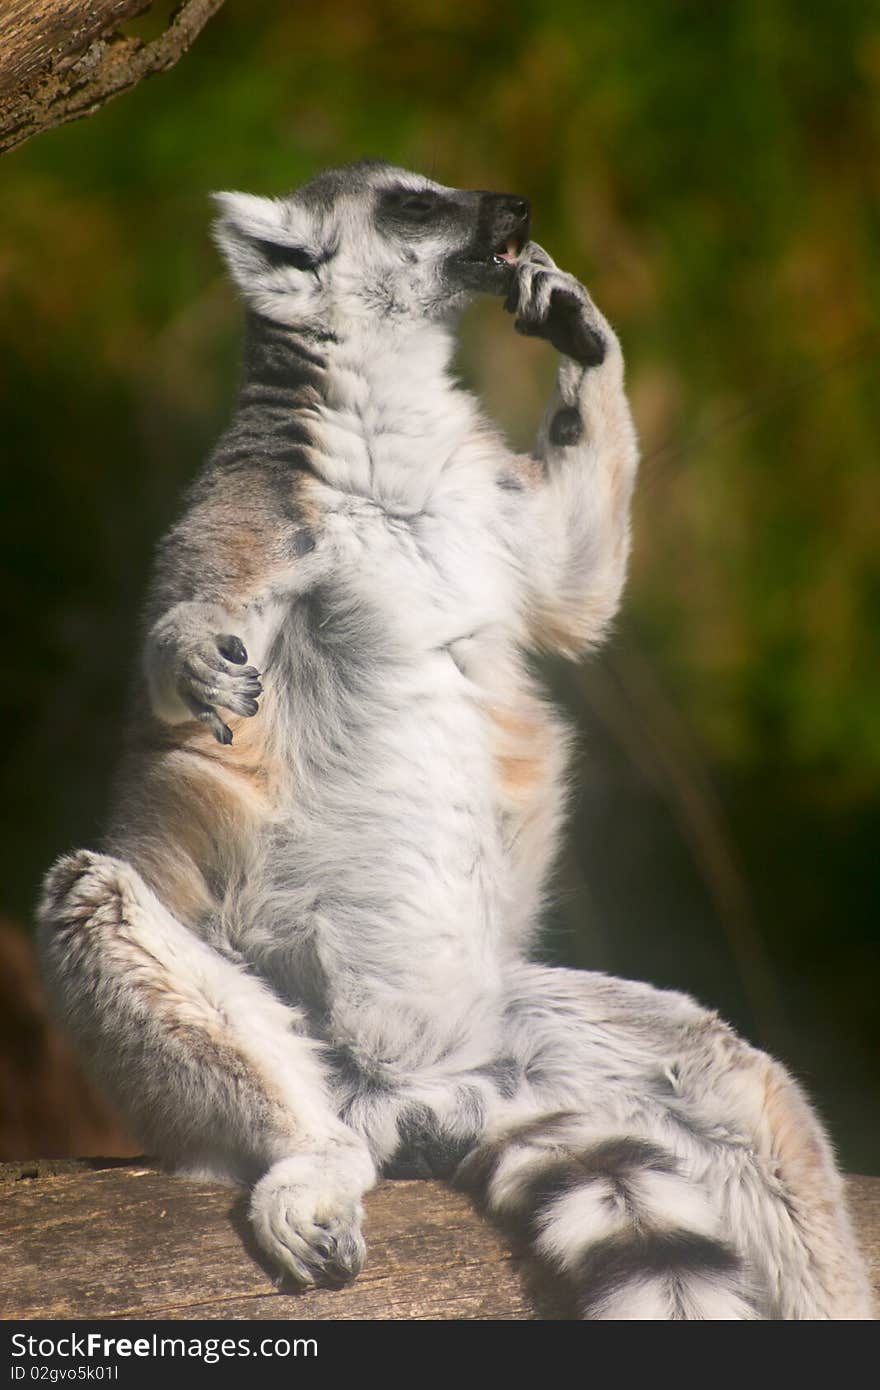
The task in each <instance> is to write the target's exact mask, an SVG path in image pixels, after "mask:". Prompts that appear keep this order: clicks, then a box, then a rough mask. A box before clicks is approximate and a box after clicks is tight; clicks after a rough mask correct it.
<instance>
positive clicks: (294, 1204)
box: [251, 1154, 367, 1288]
mask: <svg viewBox="0 0 880 1390" xmlns="http://www.w3.org/2000/svg"><path fill="white" fill-rule="evenodd" d="M362 1220H363V1207H362V1206H361V1203H360V1200H359V1198H358V1196H357V1195H352V1192H351V1189H350V1187H349V1186H348V1185H347V1184H345V1183H344V1181H339V1180H338V1179H337V1178H336V1176H335V1175H334V1173H333V1169H332V1166H329V1167H328V1164H327V1163H326V1161H325V1159H324V1158H323V1157H322V1156H320V1155H314V1154H301V1155H298V1156H297V1157H295V1158H285V1159H282V1160H281V1161H280V1162H279V1163H276V1164H275V1165H274V1166H273V1167H272V1168H270V1169H269V1172H268V1173H267V1174H266V1176H265V1177H264V1178H261V1179H260V1181H259V1182H258V1183H257V1185H256V1187H255V1188H254V1191H253V1195H252V1197H251V1221H252V1222H253V1227H254V1233H255V1234H256V1237H257V1240H258V1241H259V1243H260V1245H261V1246H262V1248H263V1250H264V1251H265V1252H266V1254H267V1255H268V1256H269V1258H270V1259H271V1260H272V1262H273V1263H274V1264H275V1265H277V1266H279V1267H280V1269H281V1270H282V1271H283V1273H285V1274H288V1275H289V1276H290V1277H291V1278H292V1279H293V1280H294V1281H295V1282H296V1283H297V1284H298V1285H300V1286H301V1287H303V1288H307V1287H309V1286H310V1285H314V1284H324V1285H328V1286H330V1287H331V1288H332V1287H334V1286H339V1285H340V1284H346V1283H348V1282H349V1280H351V1279H354V1277H355V1275H357V1274H359V1273H360V1271H361V1269H362V1268H363V1265H364V1260H365V1259H366V1254H367V1247H366V1245H365V1244H364V1238H363V1236H362V1234H361V1222H362Z"/></svg>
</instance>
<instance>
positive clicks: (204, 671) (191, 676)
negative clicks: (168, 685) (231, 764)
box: [177, 633, 263, 743]
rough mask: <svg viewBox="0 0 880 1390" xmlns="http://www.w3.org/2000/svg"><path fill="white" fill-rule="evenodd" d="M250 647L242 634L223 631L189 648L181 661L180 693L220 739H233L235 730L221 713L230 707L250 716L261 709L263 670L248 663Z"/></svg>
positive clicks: (231, 710)
mask: <svg viewBox="0 0 880 1390" xmlns="http://www.w3.org/2000/svg"><path fill="white" fill-rule="evenodd" d="M247 659H248V655H247V650H246V648H245V645H244V643H243V642H242V640H241V638H240V637H236V636H235V635H234V634H233V633H220V634H219V635H218V636H217V637H213V638H212V637H209V638H207V639H206V640H205V641H203V642H200V643H198V645H196V646H194V647H191V648H189V650H188V651H187V652H186V655H185V656H184V657H183V659H182V660H181V663H180V667H179V670H178V675H177V693H178V694H179V696H180V698H181V700H182V701H183V703H184V704H185V705H186V707H187V709H188V710H189V711H190V713H191V714H192V715H193V717H194V718H195V719H199V720H201V721H202V723H203V724H207V725H208V727H209V728H210V730H211V732H212V734H213V735H214V737H215V738H216V740H217V742H218V743H231V742H232V730H231V729H230V728H229V726H228V725H227V724H224V722H223V720H222V719H221V718H220V716H219V714H218V713H217V710H218V708H220V709H228V710H229V711H230V712H231V713H232V714H240V715H242V716H244V718H246V719H250V718H252V717H253V715H255V714H256V713H257V710H258V708H259V706H258V704H257V698H258V696H260V695H262V693H263V687H262V685H261V683H260V673H259V671H258V670H257V668H256V667H255V666H247V665H245V662H246V661H247Z"/></svg>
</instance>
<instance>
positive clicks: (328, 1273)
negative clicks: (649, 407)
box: [39, 163, 870, 1319]
mask: <svg viewBox="0 0 880 1390" xmlns="http://www.w3.org/2000/svg"><path fill="white" fill-rule="evenodd" d="M217 201H218V204H219V220H218V222H217V228H216V235H217V240H218V243H219V245H220V247H221V248H222V250H223V252H224V254H225V256H226V259H227V261H228V263H229V267H230V270H231V273H232V277H233V279H234V280H235V282H236V284H237V285H238V288H239V290H240V291H241V293H242V295H243V297H244V300H245V304H246V306H247V343H246V350H245V358H244V372H243V379H242V385H241V391H240V396H239V400H238V406H237V409H236V412H235V415H234V418H233V420H232V423H231V425H230V426H229V428H228V429H227V431H226V433H225V434H224V435H223V437H222V438H221V440H220V443H219V444H218V446H217V448H216V449H215V451H214V453H213V455H212V456H211V458H210V459H209V461H208V463H207V465H206V466H205V468H204V470H203V471H202V472H201V473H200V475H199V476H198V477H197V479H196V481H195V483H194V484H193V486H192V488H191V490H190V493H189V497H188V500H187V503H186V506H185V509H184V511H183V514H182V516H181V519H180V520H179V521H178V523H177V524H176V525H175V526H174V527H173V528H172V530H171V531H170V533H169V534H168V535H167V536H166V538H165V539H164V541H163V542H162V544H161V546H160V548H159V554H158V561H157V564H156V569H155V575H154V579H153V583H152V589H151V593H150V598H149V605H148V612H147V629H148V630H147V635H146V641H145V649H144V652H145V655H144V666H143V681H142V690H141V691H140V692H139V693H138V696H137V698H136V701H135V708H134V710H133V714H132V720H131V734H130V740H129V748H128V754H127V758H126V761H125V765H124V767H123V769H122V773H121V776H120V780H119V786H118V791H117V794H116V798H115V807H114V810H113V813H112V816H111V820H110V830H109V833H108V835H107V837H106V841H105V844H104V846H103V849H102V852H100V853H96V852H91V851H87V850H82V851H80V852H78V853H76V854H72V855H69V856H66V857H65V858H63V859H61V860H60V861H59V862H58V863H57V864H56V865H55V866H54V867H53V869H52V870H51V872H50V873H49V875H48V877H47V880H46V884H45V890H44V895H43V899H42V904H41V911H40V918H41V925H40V934H39V940H40V949H41V954H42V960H43V964H44V970H45V974H46V978H47V981H48V983H49V986H50V989H51V993H52V995H53V996H54V999H55V1002H56V1005H57V1008H58V1010H59V1012H60V1013H61V1015H62V1016H63V1018H64V1019H65V1020H66V1023H67V1026H68V1027H69V1029H70V1030H71V1032H72V1033H73V1035H74V1036H75V1038H76V1039H77V1041H78V1043H79V1045H80V1047H81V1049H82V1052H83V1054H84V1055H85V1057H86V1058H87V1059H88V1061H89V1063H90V1065H91V1067H92V1069H93V1072H94V1074H95V1076H96V1077H97V1078H98V1080H99V1081H100V1083H101V1084H102V1085H103V1086H104V1087H105V1088H106V1090H107V1091H108V1092H109V1093H110V1094H111V1095H112V1096H113V1097H114V1098H115V1100H116V1102H117V1104H118V1105H119V1106H120V1107H121V1109H122V1110H123V1112H124V1113H125V1114H126V1116H127V1117H128V1121H129V1123H130V1124H131V1126H132V1127H133V1129H134V1130H135V1132H136V1133H137V1134H138V1135H140V1136H141V1138H142V1139H143V1141H144V1142H145V1143H146V1144H147V1145H148V1146H149V1148H150V1149H151V1150H152V1151H153V1152H155V1153H157V1154H159V1155H161V1156H162V1158H163V1159H164V1160H165V1161H166V1162H167V1163H169V1164H170V1165H173V1166H174V1167H175V1168H177V1169H178V1170H183V1171H189V1172H198V1173H202V1174H210V1175H212V1176H216V1177H221V1178H228V1179H231V1180H234V1181H238V1182H241V1183H246V1184H249V1185H250V1186H252V1189H253V1192H252V1198H251V1213H252V1218H253V1224H254V1229H255V1231H256V1235H257V1238H258V1240H259V1242H260V1244H261V1245H262V1247H263V1249H264V1250H265V1251H266V1253H267V1255H268V1256H269V1257H270V1258H271V1259H272V1260H273V1261H274V1263H275V1265H276V1266H277V1267H278V1269H279V1271H283V1272H286V1273H287V1274H288V1275H289V1276H292V1279H293V1280H294V1281H295V1282H296V1283H298V1284H300V1285H307V1284H310V1283H334V1282H338V1281H341V1280H344V1279H347V1278H350V1277H352V1276H353V1275H355V1274H356V1273H357V1271H358V1270H359V1269H360V1267H361V1264H362V1262H363V1259H364V1243H363V1239H362V1236H361V1216H362V1210H361V1199H362V1196H363V1194H364V1192H365V1191H366V1190H367V1189H368V1188H369V1187H370V1185H371V1184H372V1183H373V1182H374V1180H375V1178H376V1176H377V1174H386V1175H399V1176H422V1175H429V1174H433V1175H438V1176H447V1177H452V1178H454V1180H455V1181H456V1182H458V1183H460V1184H463V1185H464V1186H465V1187H466V1188H468V1189H469V1190H470V1191H472V1192H473V1193H474V1194H475V1195H476V1197H477V1198H478V1200H479V1201H480V1202H481V1203H482V1204H483V1205H484V1207H485V1208H486V1209H487V1211H488V1213H489V1214H490V1215H492V1216H494V1217H495V1218H497V1219H498V1220H500V1221H502V1222H506V1223H512V1224H514V1225H518V1226H519V1227H520V1228H521V1230H522V1231H523V1232H524V1233H525V1234H526V1235H527V1236H528V1237H529V1239H530V1240H531V1241H532V1243H533V1246H534V1250H535V1253H536V1255H537V1256H538V1257H540V1258H542V1259H544V1260H546V1261H548V1262H549V1263H550V1264H551V1265H552V1266H553V1267H554V1268H555V1269H556V1271H557V1272H558V1273H559V1275H560V1276H562V1277H563V1278H565V1279H566V1280H568V1281H569V1283H570V1285H571V1288H572V1290H573V1293H574V1296H575V1298H576V1299H577V1304H578V1307H579V1309H580V1311H581V1313H582V1315H583V1316H584V1317H586V1318H734V1319H739V1318H859V1317H868V1316H870V1305H869V1296H868V1290H867V1284H866V1279H865V1274H864V1271H863V1268H862V1265H861V1262H860V1259H859V1256H858V1254H857V1250H856V1246H855V1242H854V1239H853V1236H852V1233H851V1230H850V1226H849V1223H848V1219H847V1215H846V1212H845V1208H844V1202H843V1197H842V1190H841V1181H840V1178H839V1176H838V1174H837V1171H836V1169H835V1166H834V1161H833V1158H832V1155H831V1151H830V1148H829V1145H828V1142H827V1140H826V1138H825V1135H824V1133H823V1131H822V1128H821V1126H820V1124H819V1123H818V1121H817V1119H816V1117H815V1116H814V1114H813V1113H812V1111H811V1109H810V1107H809V1104H808V1102H807V1101H806V1100H805V1099H804V1097H803V1095H802V1094H801V1092H800V1091H799V1089H798V1088H797V1086H796V1085H795V1083H794V1082H793V1081H792V1080H791V1079H790V1078H789V1077H788V1075H787V1074H786V1073H785V1071H784V1070H783V1068H782V1067H781V1066H780V1065H779V1064H778V1063H776V1062H775V1061H773V1060H772V1059H771V1058H769V1057H767V1056H766V1055H764V1054H762V1053H761V1052H758V1051H755V1050H754V1049H753V1048H751V1047H749V1046H748V1045H747V1044H746V1043H744V1042H742V1041H740V1040H739V1039H738V1038H737V1037H736V1036H735V1035H734V1034H733V1033H732V1032H731V1031H730V1029H729V1028H727V1027H726V1026H725V1025H724V1024H723V1023H722V1022H720V1021H719V1020H718V1019H717V1018H716V1017H715V1015H713V1014H710V1013H706V1012H704V1011H703V1010H702V1009H700V1008H699V1007H698V1006H697V1005H696V1004H694V1003H693V1002H692V1001H691V1000H690V999H688V998H686V997H684V996H682V995H679V994H674V993H668V992H663V991H659V990H656V989H653V988H650V987H648V986H646V985H641V984H631V983H627V982H625V981H621V980H615V979H611V978H607V977H605V976H602V975H597V974H590V973H584V972H578V971H572V970H566V969H557V968H550V967H547V966H544V965H540V964H535V963H533V962H532V961H531V960H530V952H531V950H532V948H533V945H534V941H535V935H536V932H537V930H538V925H539V918H540V911H541V902H542V894H543V892H544V889H545V885H546V880H547V875H548V872H549V869H550V867H551V865H552V861H553V856H554V851H555V847H556V842H557V837H558V833H559V829H560V823H561V817H562V809H563V801H564V775H565V764H566V744H567V732H566V728H565V725H564V723H563V722H562V721H561V719H560V718H559V716H558V715H557V714H556V713H555V712H554V710H553V709H552V708H551V707H550V706H549V705H548V703H547V701H546V700H545V698H544V696H543V694H542V692H541V690H540V688H539V687H538V685H537V684H536V682H535V680H534V678H533V677H532V676H531V675H530V674H529V672H528V669H527V666H526V653H528V651H529V650H530V649H534V648H537V647H544V648H550V649H552V650H555V651H560V652H563V653H565V654H567V655H569V656H571V657H577V656H579V655H580V654H582V653H583V652H585V651H586V650H587V649H588V648H589V647H590V646H592V645H593V644H595V643H596V642H598V641H599V639H600V638H601V637H602V635H603V633H604V632H605V630H606V628H607V626H608V623H609V621H610V619H611V618H612V617H613V615H614V613H615V610H616V608H617V605H618V602H619V598H620V593H621V588H622V585H623V582H624V573H625V568H626V560H627V551H628V545H629V534H628V511H629V501H630V493H631V489H632V485H633V479H634V475H635V470H636V443H635V436H634V432H633V427H632V424H631V421H630V414H629V409H628V407H627V402H626V397H625V394H624V388H623V368H622V361H621V354H620V348H619V346H618V343H617V339H616V338H615V335H614V333H613V332H612V330H611V328H610V327H609V325H608V324H607V323H606V321H605V319H604V318H603V317H602V315H601V314H600V313H599V311H598V310H597V309H596V308H595V306H594V305H593V303H592V301H591V300H590V297H589V295H588V294H587V292H586V290H585V289H584V288H583V287H582V286H581V285H580V284H579V283H578V281H577V280H576V279H574V278H573V277H572V276H571V275H568V274H566V273H565V272H563V271H561V270H559V269H558V268H557V267H556V265H555V264H554V263H553V261H552V260H551V259H550V257H549V256H548V255H547V253H546V252H545V251H543V250H542V249H541V248H540V247H539V246H537V245H535V244H534V243H533V242H531V241H530V240H528V237H529V206H528V203H527V202H526V201H525V200H524V199H522V198H519V197H514V196H511V195H508V194H501V193H486V192H462V191H460V190H456V189H451V188H444V187H441V186H440V185H438V184H436V183H433V182H431V181H430V180H428V179H425V178H422V177H420V176H418V175H416V174H411V173H406V172H404V171H402V170H400V169H395V168H392V167H390V166H388V165H385V164H379V163H364V164H359V165H355V166H352V167H348V168H344V169H340V170H336V171H332V172H329V173H325V174H322V175H320V176H319V177H318V178H316V179H314V180H312V182H311V183H309V184H307V185H306V186H305V187H303V188H301V189H299V190H298V191H297V192H296V193H294V194H293V195H292V196H290V197H288V198H282V199H275V200H273V199H268V198H257V197H250V196H246V195H244V194H238V193H225V194H221V195H219V197H218V199H217ZM477 294H495V295H498V296H499V297H503V298H505V300H506V306H507V308H508V309H509V310H510V311H511V312H512V313H513V314H514V316H515V322H516V326H517V327H518V328H519V329H520V330H521V331H522V332H525V333H528V334H532V335H536V336H538V337H542V338H546V339H548V340H549V342H550V343H551V344H552V345H553V346H554V347H555V348H556V349H557V350H558V351H559V352H560V354H561V360H560V366H559V373H558V380H557V385H556V389H555V392H554V395H553V398H552V400H551V402H550V405H549V407H548V410H547V413H546V416H545V419H544V423H543V425H542V427H541V431H540V436H539V440H538V444H537V448H536V451H535V453H534V455H533V456H530V457H527V458H523V457H517V456H516V455H514V454H513V453H512V452H511V451H510V450H509V449H508V448H507V447H506V446H505V444H504V443H503V442H502V440H501V438H500V437H499V435H498V433H497V432H496V431H495V430H494V429H493V428H492V427H491V426H490V425H489V424H488V423H487V422H486V420H485V419H484V418H483V417H482V416H481V414H480V413H479V410H478V407H477V405H476V404H475V402H474V400H473V398H472V397H471V396H470V395H469V394H467V393H466V392H465V391H463V390H461V389H460V388H459V387H458V386H457V385H455V384H454V383H453V381H452V380H451V378H450V375H449V361H450V356H451V352H452V348H453V330H454V327H455V323H456V319H457V316H458V314H459V312H460V310H461V309H462V308H463V307H464V306H465V305H466V304H467V303H468V302H469V301H470V300H471V299H472V298H473V297H474V295H477Z"/></svg>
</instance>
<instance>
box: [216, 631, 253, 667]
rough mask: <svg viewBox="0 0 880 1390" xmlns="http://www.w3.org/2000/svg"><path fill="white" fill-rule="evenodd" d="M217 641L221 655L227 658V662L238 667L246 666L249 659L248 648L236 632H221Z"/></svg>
mask: <svg viewBox="0 0 880 1390" xmlns="http://www.w3.org/2000/svg"><path fill="white" fill-rule="evenodd" d="M215 640H216V643H217V649H218V651H219V652H220V655H221V656H225V657H226V660H227V661H232V662H234V663H235V665H236V666H243V665H244V664H245V662H246V661H247V659H248V654H247V647H246V646H245V645H244V642H242V640H241V638H240V637H236V635H235V633H234V632H221V633H220V634H219V635H218V636H217V638H216V639H215Z"/></svg>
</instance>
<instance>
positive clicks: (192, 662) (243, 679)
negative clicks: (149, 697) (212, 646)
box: [181, 654, 262, 694]
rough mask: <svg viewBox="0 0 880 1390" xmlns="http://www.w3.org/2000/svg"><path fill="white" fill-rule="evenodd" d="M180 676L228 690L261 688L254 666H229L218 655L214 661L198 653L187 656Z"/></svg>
mask: <svg viewBox="0 0 880 1390" xmlns="http://www.w3.org/2000/svg"><path fill="white" fill-rule="evenodd" d="M181 676H182V678H183V680H185V681H193V682H197V681H201V682H202V683H203V684H205V685H217V686H220V687H222V688H223V689H228V690H243V689H247V690H249V691H250V692H251V693H253V694H259V693H260V691H261V690H262V684H261V680H260V673H259V671H258V670H257V668H256V667H255V666H243V667H239V666H231V665H230V663H229V662H228V661H224V660H223V659H222V658H219V657H218V658H217V659H216V661H215V660H206V659H205V658H204V657H203V656H201V655H198V654H193V655H191V656H188V657H187V658H186V660H185V661H184V662H183V665H182V667H181ZM258 687H259V688H258Z"/></svg>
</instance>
